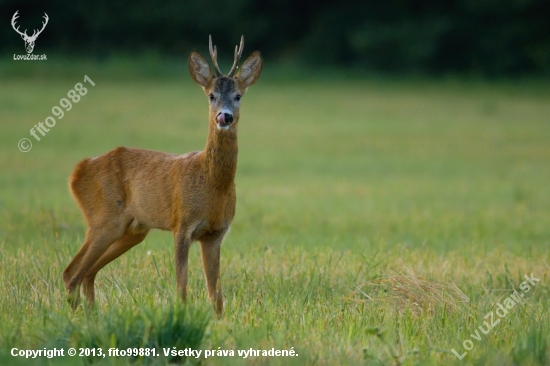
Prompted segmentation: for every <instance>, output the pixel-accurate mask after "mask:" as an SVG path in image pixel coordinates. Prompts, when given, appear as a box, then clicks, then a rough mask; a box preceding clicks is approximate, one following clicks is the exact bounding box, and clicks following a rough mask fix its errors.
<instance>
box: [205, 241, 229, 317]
mask: <svg viewBox="0 0 550 366" xmlns="http://www.w3.org/2000/svg"><path fill="white" fill-rule="evenodd" d="M224 235H225V232H223V233H220V234H218V235H215V236H213V237H208V238H205V239H201V240H200V243H201V255H202V265H203V268H204V275H205V277H206V286H207V288H208V297H209V298H210V302H211V303H212V306H213V307H214V311H215V312H216V315H217V316H218V317H219V316H221V314H222V312H223V297H222V285H221V280H220V251H221V244H222V240H223V237H224Z"/></svg>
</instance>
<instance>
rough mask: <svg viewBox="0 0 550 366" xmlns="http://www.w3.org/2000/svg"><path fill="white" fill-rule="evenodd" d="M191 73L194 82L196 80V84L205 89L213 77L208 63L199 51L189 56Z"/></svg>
mask: <svg viewBox="0 0 550 366" xmlns="http://www.w3.org/2000/svg"><path fill="white" fill-rule="evenodd" d="M189 73H190V74H191V77H192V78H193V80H195V83H197V84H199V85H200V86H202V87H203V88H204V87H206V86H207V85H208V83H209V82H210V80H212V77H213V75H212V71H210V66H209V65H208V62H206V60H205V59H204V57H202V56H201V54H200V53H198V52H197V51H193V52H191V55H189Z"/></svg>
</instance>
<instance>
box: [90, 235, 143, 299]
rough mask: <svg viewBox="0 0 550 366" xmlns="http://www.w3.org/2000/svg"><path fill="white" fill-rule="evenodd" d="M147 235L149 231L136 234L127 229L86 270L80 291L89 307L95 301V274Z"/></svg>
mask: <svg viewBox="0 0 550 366" xmlns="http://www.w3.org/2000/svg"><path fill="white" fill-rule="evenodd" d="M148 233H149V230H146V231H145V232H139V233H136V232H133V231H131V229H127V230H126V232H125V233H124V235H123V236H122V238H120V239H118V240H117V241H116V242H115V243H114V244H112V245H111V246H110V247H109V248H108V249H107V251H105V253H103V254H102V255H101V257H100V258H99V259H98V260H97V261H96V262H95V263H94V264H93V266H92V267H91V268H90V269H89V270H88V272H87V273H86V275H85V276H84V279H83V280H82V290H83V293H84V296H85V297H86V300H87V301H88V303H89V304H90V305H92V304H93V303H94V301H95V291H94V281H95V277H96V275H97V273H98V272H99V271H100V270H101V269H102V268H103V267H105V266H106V265H107V264H109V263H111V262H112V261H114V260H115V259H117V258H118V257H120V256H121V255H122V254H124V253H126V252H127V251H128V250H130V249H132V248H133V247H135V246H136V245H138V244H139V243H141V242H142V241H143V239H145V237H146V236H147V234H148Z"/></svg>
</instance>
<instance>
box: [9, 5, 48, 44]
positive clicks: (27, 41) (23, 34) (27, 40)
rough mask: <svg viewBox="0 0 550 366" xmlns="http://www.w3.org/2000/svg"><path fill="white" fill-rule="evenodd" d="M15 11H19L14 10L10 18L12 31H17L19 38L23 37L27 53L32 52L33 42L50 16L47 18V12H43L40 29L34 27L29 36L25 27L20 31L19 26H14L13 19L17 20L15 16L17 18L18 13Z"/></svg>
mask: <svg viewBox="0 0 550 366" xmlns="http://www.w3.org/2000/svg"><path fill="white" fill-rule="evenodd" d="M17 13H19V10H17V11H16V12H15V14H13V17H12V18H11V26H12V28H13V30H14V31H16V32H17V33H19V35H20V36H21V38H23V41H25V49H26V50H27V53H32V51H33V49H34V42H36V39H37V38H38V36H39V35H40V33H42V31H43V30H44V28H46V24H48V20H49V19H50V18H48V14H46V13H44V17H43V18H44V22H42V29H40V30H36V29H35V30H34V32H33V33H32V36H30V37H29V35H28V34H27V30H26V29H25V31H24V32H21V31H19V26H18V27H17V28H15V21H16V20H17V18H19V15H18V14H17Z"/></svg>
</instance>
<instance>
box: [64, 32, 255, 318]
mask: <svg viewBox="0 0 550 366" xmlns="http://www.w3.org/2000/svg"><path fill="white" fill-rule="evenodd" d="M209 41H210V42H209V48H210V56H211V58H212V63H213V65H214V70H213V71H214V72H215V75H214V74H213V73H212V71H211V69H210V67H209V65H208V63H207V62H206V60H205V59H204V58H203V57H202V56H201V55H200V53H198V52H197V51H193V52H191V55H190V56H189V61H188V63H189V72H190V73H191V77H192V78H193V80H194V81H195V82H196V83H197V84H199V85H200V86H201V87H202V88H203V90H204V92H205V93H206V95H207V97H208V99H209V104H210V108H209V118H208V137H207V140H206V147H205V148H204V150H203V151H195V152H190V153H187V154H184V155H172V154H167V153H163V152H158V151H152V150H145V149H134V148H126V147H118V148H116V149H114V150H112V151H109V152H108V153H106V154H103V155H101V156H98V157H96V158H93V159H84V160H82V161H81V162H80V163H79V164H78V165H77V166H76V167H75V169H74V171H73V173H72V175H71V177H70V188H71V192H72V194H73V196H74V197H75V199H76V201H77V202H78V204H79V205H80V208H81V210H82V212H83V214H84V217H85V219H86V223H87V225H88V229H87V231H86V238H85V240H84V243H83V244H82V247H81V248H80V250H79V251H78V253H77V254H76V256H75V257H74V258H73V260H72V261H71V263H70V264H69V265H68V266H67V268H66V269H65V271H64V272H63V280H64V281H65V287H66V288H67V291H68V293H69V302H70V303H71V305H72V307H73V308H76V307H77V305H78V303H79V301H80V286H81V285H82V290H83V293H84V296H85V297H86V299H87V301H88V302H89V303H90V304H93V302H94V299H95V294H94V279H95V276H96V274H97V272H98V271H99V270H100V269H101V268H103V267H104V266H105V265H106V264H108V263H110V262H111V261H113V260H114V259H116V258H118V257H119V256H121V255H122V254H124V253H125V252H126V251H128V250H129V249H131V248H132V247H134V246H135V245H137V244H139V243H140V242H141V241H143V239H144V238H145V236H146V235H147V233H148V232H149V230H150V229H153V228H156V229H162V230H171V231H172V232H173V234H174V241H175V254H176V280H177V289H178V292H179V294H180V295H181V297H182V299H183V301H185V299H186V294H187V262H188V254H189V247H190V245H191V243H192V242H193V241H195V240H198V241H199V242H200V244H201V255H202V262H203V267H204V273H205V276H206V282H207V288H208V296H209V298H210V301H211V302H212V306H213V307H214V310H215V312H216V314H217V315H220V314H221V313H222V311H223V299H222V289H221V284H220V247H221V243H222V240H223V237H224V235H225V234H226V232H227V230H228V228H229V225H230V224H231V221H232V220H233V216H234V215H235V203H236V195H235V183H234V179H235V173H236V170H237V149H238V148H237V125H238V122H239V107H240V101H241V97H242V96H243V95H244V93H245V92H246V90H247V88H248V87H249V86H251V85H252V84H254V83H255V82H256V81H257V80H258V78H259V77H260V74H261V71H262V58H261V55H260V52H259V51H255V52H254V53H252V55H250V57H249V58H248V59H247V60H246V61H245V62H244V64H243V65H242V67H241V69H240V70H239V72H238V73H237V75H236V76H234V74H235V72H236V71H237V68H238V67H237V64H238V62H239V59H240V57H241V55H242V51H243V45H244V39H243V37H241V43H240V46H239V47H235V58H234V62H233V66H232V68H231V71H229V74H227V76H224V75H222V73H221V71H220V68H219V67H218V62H217V53H216V47H215V46H214V48H212V37H210V39H209Z"/></svg>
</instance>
